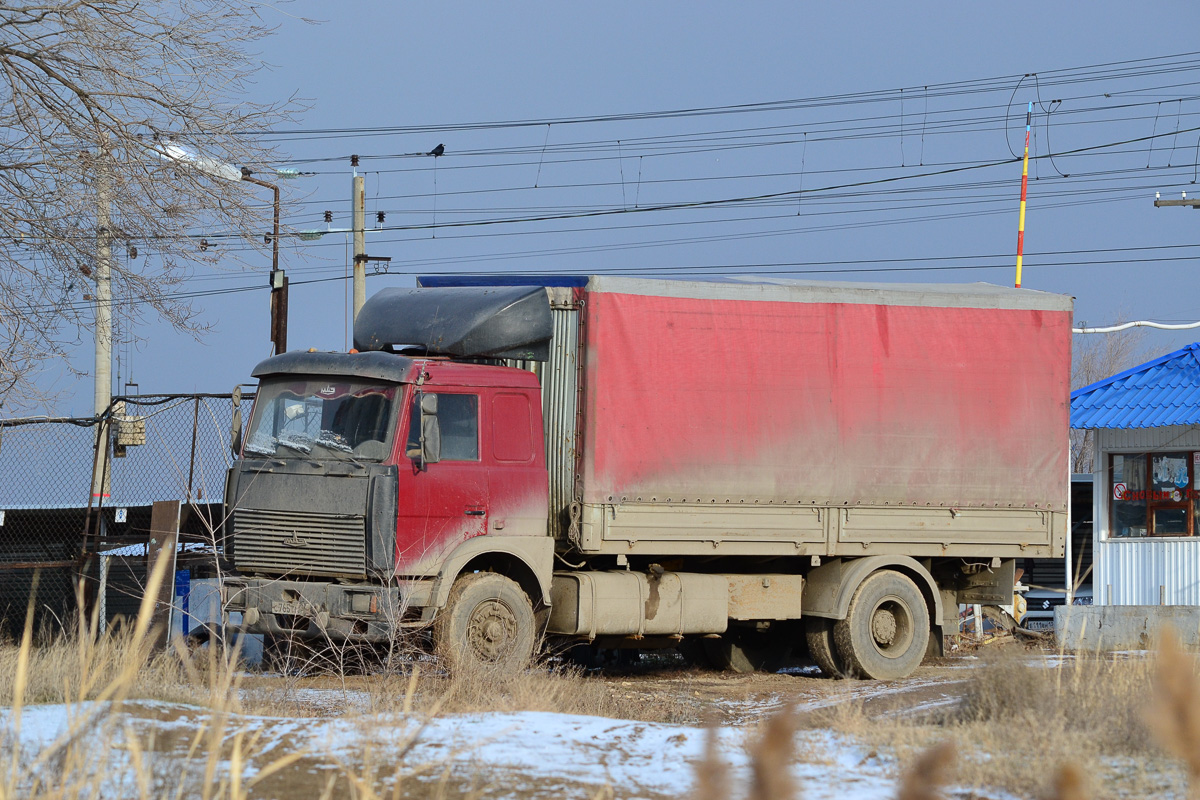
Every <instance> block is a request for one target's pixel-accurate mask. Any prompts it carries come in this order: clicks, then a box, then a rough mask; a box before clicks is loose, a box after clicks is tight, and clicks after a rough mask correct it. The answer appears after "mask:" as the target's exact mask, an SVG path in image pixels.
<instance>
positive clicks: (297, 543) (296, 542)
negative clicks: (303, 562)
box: [283, 531, 308, 547]
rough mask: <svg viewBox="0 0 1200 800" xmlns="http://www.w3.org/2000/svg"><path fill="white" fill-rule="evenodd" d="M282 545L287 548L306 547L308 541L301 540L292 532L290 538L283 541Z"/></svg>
mask: <svg viewBox="0 0 1200 800" xmlns="http://www.w3.org/2000/svg"><path fill="white" fill-rule="evenodd" d="M283 543H284V544H285V545H287V546H288V547H307V546H308V539H301V538H300V537H299V536H297V535H296V532H295V531H292V538H290V539H284V540H283Z"/></svg>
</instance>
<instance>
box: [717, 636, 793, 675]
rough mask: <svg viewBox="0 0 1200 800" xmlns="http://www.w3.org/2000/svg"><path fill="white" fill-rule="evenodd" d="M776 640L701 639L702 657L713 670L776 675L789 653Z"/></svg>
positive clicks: (749, 637)
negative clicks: (704, 656)
mask: <svg viewBox="0 0 1200 800" xmlns="http://www.w3.org/2000/svg"><path fill="white" fill-rule="evenodd" d="M777 639H778V637H774V636H769V635H763V634H742V635H738V634H733V635H729V634H726V635H725V636H722V637H721V638H720V639H702V640H701V641H703V642H704V654H705V655H706V656H708V661H709V663H711V664H712V665H713V666H714V667H715V668H716V669H720V670H725V671H727V672H737V673H740V674H746V673H750V672H778V671H779V670H780V669H781V668H782V667H783V666H784V662H785V661H786V660H787V657H788V654H789V652H790V650H789V648H788V647H787V646H786V644H784V643H782V642H779V641H778V640H777Z"/></svg>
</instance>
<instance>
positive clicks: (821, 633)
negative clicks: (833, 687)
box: [804, 617, 846, 678]
mask: <svg viewBox="0 0 1200 800" xmlns="http://www.w3.org/2000/svg"><path fill="white" fill-rule="evenodd" d="M833 625H834V620H831V619H823V618H821V617H809V618H808V619H806V620H805V621H804V638H805V640H806V641H807V642H808V655H809V657H810V658H812V660H813V662H814V663H815V664H816V665H817V666H818V667H819V668H820V669H821V674H822V675H824V676H825V677H826V678H845V677H846V665H845V664H844V663H842V659H841V657H840V656H839V655H838V652H837V647H836V645H835V644H834V642H833Z"/></svg>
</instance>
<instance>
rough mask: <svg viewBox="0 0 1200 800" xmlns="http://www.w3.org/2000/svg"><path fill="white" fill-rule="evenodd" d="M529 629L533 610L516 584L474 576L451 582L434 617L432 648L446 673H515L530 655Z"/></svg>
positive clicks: (488, 574)
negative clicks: (474, 670)
mask: <svg viewBox="0 0 1200 800" xmlns="http://www.w3.org/2000/svg"><path fill="white" fill-rule="evenodd" d="M534 627H535V626H534V618H533V606H532V604H530V602H529V597H528V596H526V594H525V592H524V591H522V589H521V587H520V586H518V585H517V584H516V583H515V582H514V581H512V580H510V579H508V578H506V577H504V576H503V575H497V574H496V573H494V572H474V573H472V574H470V575H463V576H461V577H460V578H459V579H458V580H456V581H455V582H454V587H453V588H452V589H451V590H450V597H449V598H448V599H447V600H446V606H445V608H443V609H442V610H441V611H439V612H438V615H437V617H436V618H435V619H434V622H433V642H434V650H435V651H436V653H437V655H438V657H439V658H441V659H442V662H443V663H444V664H446V666H447V667H449V669H450V671H451V672H458V671H461V670H463V669H470V668H472V667H491V668H495V669H498V670H500V671H503V672H516V671H517V670H520V669H522V668H523V667H525V666H526V665H527V664H528V663H529V659H530V658H531V657H532V656H533V646H534V639H535V638H536V637H535V633H534Z"/></svg>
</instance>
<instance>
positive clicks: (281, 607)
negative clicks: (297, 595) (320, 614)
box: [271, 600, 313, 617]
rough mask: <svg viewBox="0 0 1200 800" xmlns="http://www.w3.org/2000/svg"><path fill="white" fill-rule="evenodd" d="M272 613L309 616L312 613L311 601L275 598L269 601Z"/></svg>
mask: <svg viewBox="0 0 1200 800" xmlns="http://www.w3.org/2000/svg"><path fill="white" fill-rule="evenodd" d="M271 613H272V614H289V615H291V616H293V617H309V616H312V614H313V607H312V604H311V603H305V602H303V601H300V600H276V601H275V602H274V603H271Z"/></svg>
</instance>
